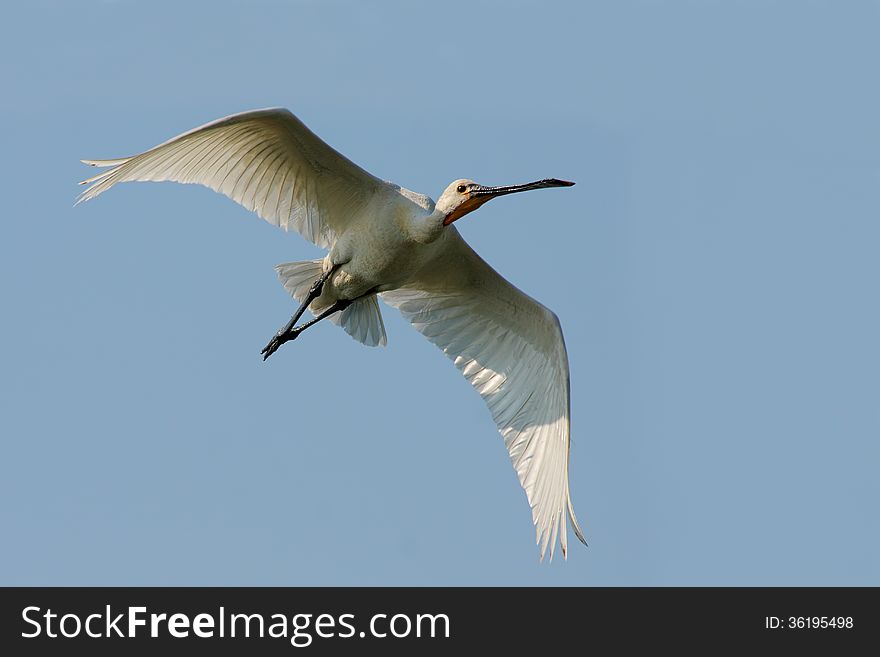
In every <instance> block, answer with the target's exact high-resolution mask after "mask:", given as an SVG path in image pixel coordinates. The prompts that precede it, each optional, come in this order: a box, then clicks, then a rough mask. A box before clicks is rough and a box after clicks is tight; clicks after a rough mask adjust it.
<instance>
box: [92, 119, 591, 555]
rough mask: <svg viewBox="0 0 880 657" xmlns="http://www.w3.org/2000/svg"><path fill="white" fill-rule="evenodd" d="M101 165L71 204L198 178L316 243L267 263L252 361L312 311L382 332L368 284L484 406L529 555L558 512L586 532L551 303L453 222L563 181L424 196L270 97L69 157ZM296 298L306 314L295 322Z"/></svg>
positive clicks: (562, 522) (469, 186)
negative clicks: (275, 312)
mask: <svg viewBox="0 0 880 657" xmlns="http://www.w3.org/2000/svg"><path fill="white" fill-rule="evenodd" d="M82 161H83V163H84V164H88V165H91V166H94V167H105V168H106V170H105V171H103V172H102V173H99V174H98V175H96V176H94V177H92V178H89V179H88V180H84V181H83V182H82V183H80V184H83V185H89V186H88V187H87V188H86V189H85V191H84V192H83V193H82V194H81V195H80V196H79V198H78V199H77V204H78V203H80V202H82V201H87V200H90V199H93V198H95V197H96V196H98V195H99V194H101V193H102V192H105V191H107V190H108V189H110V188H111V187H112V186H113V185H115V184H116V183H120V182H128V181H162V180H172V181H175V182H179V183H197V184H200V185H205V186H207V187H210V188H211V189H213V190H215V191H217V192H220V193H221V194H224V195H225V196H228V197H229V198H231V199H232V200H234V201H236V202H237V203H239V204H241V205H242V206H244V207H245V208H247V209H248V210H252V211H254V212H255V213H256V214H257V215H259V216H260V217H262V218H263V219H265V220H266V221H268V222H269V223H271V224H273V225H275V226H279V227H281V228H283V229H285V230H291V229H292V230H295V231H296V232H298V233H299V234H300V235H302V236H303V237H304V238H306V239H307V240H310V241H311V242H313V243H315V244H316V245H318V246H319V247H322V248H325V249H328V250H329V253H328V254H327V256H326V257H324V258H323V259H320V260H307V261H304V262H288V263H285V264H281V265H278V266H277V267H276V268H275V269H276V271H277V272H278V276H279V278H280V280H281V283H282V285H284V288H285V289H286V290H287V291H288V292H289V293H290V294H291V295H292V296H293V297H294V299H296V301H298V302H299V307H298V308H297V310H296V312H295V313H294V314H293V317H291V318H290V321H289V322H287V324H286V325H285V326H284V327H283V328H282V329H281V330H280V331H278V332H277V333H276V334H275V335H274V336H273V337H272V339H271V340H270V341H269V343H268V344H267V345H266V346H265V347H264V348H263V350H262V352H261V353H262V354H263V360H265V359H266V358H268V357H269V356H271V355H272V354H273V353H275V351H276V350H277V349H278V348H279V347H280V346H281V345H283V344H284V343H286V342H289V341H291V340H295V339H296V338H298V337H299V335H300V334H301V333H302V331H304V330H305V329H307V328H308V327H310V326H312V325H313V324H315V323H317V322H319V321H321V320H322V319H324V318H329V319H330V320H331V321H332V322H334V323H336V324H338V325H341V326H342V328H343V329H344V330H345V331H346V332H347V333H348V334H349V335H351V336H352V337H353V338H354V339H355V340H358V341H360V342H362V343H363V344H365V345H369V346H376V345H385V343H386V337H385V326H384V323H383V321H382V315H381V312H380V309H379V304H378V302H377V299H376V297H377V296H380V297H382V300H383V301H385V303H387V304H389V305H390V306H393V307H395V308H397V309H398V310H399V311H400V312H401V314H402V315H403V316H404V317H405V318H406V319H408V320H409V321H410V322H411V323H412V325H413V326H414V327H415V328H416V330H418V331H419V332H421V333H422V334H423V335H424V336H425V337H427V338H428V340H430V341H431V342H433V343H434V344H435V345H437V346H438V347H439V348H440V349H442V350H443V351H444V352H445V353H446V355H447V356H449V358H451V359H452V360H453V361H454V363H455V365H456V367H458V369H459V370H461V373H462V374H463V375H464V376H465V378H467V380H468V381H469V382H470V383H471V384H472V385H473V387H474V388H476V389H477V391H478V392H479V393H480V395H481V396H482V398H483V400H484V401H485V402H486V404H487V405H488V407H489V410H490V411H491V413H492V417H493V419H494V420H495V422H496V424H497V426H498V430H499V432H500V433H501V435H502V437H503V438H504V444H505V446H506V447H507V450H508V453H509V455H510V460H511V462H512V464H513V467H514V469H515V471H516V474H517V476H518V478H519V482H520V484H521V485H522V487H523V489H524V490H525V493H526V497H527V499H528V502H529V505H530V507H531V511H532V521H533V523H534V525H535V532H536V542H537V544H538V546H539V549H540V558H541V560H543V559H544V555H545V552H546V550H547V547H548V545H549V547H550V558H551V560H552V558H553V553H554V550H555V547H556V544H557V540H558V542H559V545H560V547H561V549H562V554H563V557H567V552H568V528H567V524H566V520H567V521H568V522H570V523H571V527H572V529H573V531H574V533H575V535H576V536H577V537H578V539H580V540H581V542H583V543H584V544H585V545H586V541H585V540H584V536H583V532H582V531H581V529H580V527H579V526H578V522H577V519H576V517H575V514H574V509H573V507H572V502H571V496H570V494H569V486H568V469H569V467H568V463H569V448H570V420H569V416H570V399H569V370H568V356H567V354H566V350H565V342H564V340H563V337H562V329H561V326H560V324H559V319H558V318H557V317H556V315H555V314H554V313H553V312H551V311H550V310H548V309H547V308H545V307H544V306H542V305H541V304H540V303H538V302H537V301H535V300H534V299H532V298H531V297H529V296H527V295H526V294H524V293H523V292H521V291H520V290H519V289H517V288H516V287H514V286H513V285H512V284H510V283H509V282H507V281H506V280H505V279H504V278H502V277H501V275H499V274H498V273H497V272H496V271H495V270H494V269H492V267H490V266H489V265H488V264H486V262H485V261H483V259H482V258H480V257H479V256H478V255H477V254H476V253H475V252H474V250H473V249H471V248H470V247H469V246H468V244H467V243H466V242H465V241H464V239H463V238H462V237H461V235H460V234H459V232H458V230H457V229H456V227H455V226H454V225H453V224H454V222H456V221H458V220H459V219H461V218H462V217H464V216H465V215H466V214H468V213H470V212H473V211H474V210H476V209H477V208H479V207H480V206H481V205H483V204H484V203H486V202H487V201H489V200H491V199H493V198H496V197H498V196H503V195H506V194H513V193H517V192H524V191H528V190H533V189H543V188H547V187H569V186H571V185H574V183H573V182H567V181H564V180H557V179H555V178H547V179H544V180H539V181H536V182H531V183H527V184H523V185H505V186H501V187H487V186H484V185H480V184H477V183H476V182H474V181H473V180H467V179H459V180H455V181H453V182H452V183H450V184H449V186H448V187H447V188H446V189H445V190H444V191H443V193H442V194H440V197H439V199H438V200H437V201H436V202H435V201H433V200H432V199H431V198H429V197H428V196H425V195H424V194H418V193H416V192H412V191H410V190H408V189H405V188H403V187H400V186H399V185H395V184H393V183H390V182H385V181H383V180H380V179H379V178H376V177H374V176H373V175H371V174H370V173H368V172H366V171H365V170H364V169H362V168H360V167H359V166H357V165H356V164H354V163H353V162H351V161H350V160H349V159H347V158H346V157H344V156H343V155H342V154H340V153H338V152H337V151H336V150H334V149H333V148H331V147H330V146H329V145H328V144H326V143H324V142H323V141H322V140H321V139H320V138H319V137H318V136H317V135H315V134H314V133H313V132H312V131H311V130H309V129H308V128H307V127H306V126H305V125H304V124H303V123H302V122H301V121H300V120H299V119H298V118H297V117H296V116H294V115H293V114H292V113H291V112H289V111H288V110H286V109H283V108H270V109H263V110H256V111H250V112H243V113H240V114H234V115H232V116H227V117H225V118H222V119H218V120H216V121H212V122H210V123H207V124H205V125H203V126H201V127H198V128H195V129H193V130H190V131H189V132H185V133H183V134H181V135H179V136H177V137H174V138H173V139H170V140H169V141H166V142H164V143H162V144H160V145H158V146H156V147H154V148H151V149H150V150H148V151H146V152H144V153H141V154H140V155H135V156H132V157H124V158H118V159H113V160H82ZM306 309H309V310H310V311H311V313H312V314H313V315H314V319H312V320H310V321H307V322H304V323H302V324H300V325H297V322H298V321H299V320H300V317H301V316H302V315H303V313H304V312H305V310H306Z"/></svg>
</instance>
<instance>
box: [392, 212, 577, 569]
mask: <svg viewBox="0 0 880 657" xmlns="http://www.w3.org/2000/svg"><path fill="white" fill-rule="evenodd" d="M447 231H448V232H447V233H446V234H445V235H444V237H442V238H441V239H443V240H444V242H443V244H442V245H441V246H440V249H439V252H438V254H437V257H436V258H434V259H433V261H432V262H431V263H429V264H428V265H426V266H425V267H424V268H423V269H422V271H421V272H420V273H419V274H418V275H417V277H416V279H415V280H413V281H411V282H410V283H408V284H407V286H406V287H404V288H401V289H397V290H393V291H390V292H383V293H382V298H383V299H384V300H385V301H386V302H387V303H389V304H390V305H392V306H394V307H396V308H398V309H399V310H400V312H401V313H402V314H403V316H404V317H405V318H406V319H408V320H409V321H410V322H412V324H413V326H414V327H415V328H416V329H417V330H418V331H419V332H421V333H422V334H423V335H424V336H425V337H427V338H428V339H429V340H430V341H431V342H433V343H434V344H435V345H437V346H438V347H440V349H442V350H443V351H444V352H445V353H446V355H447V356H449V357H450V358H451V359H452V360H453V361H454V362H455V365H456V367H458V369H459V370H461V372H462V374H464V376H465V378H467V380H468V381H470V383H471V385H473V386H474V388H476V389H477V391H478V392H479V393H480V395H481V396H482V397H483V399H484V400H485V402H486V404H487V405H488V406H489V410H490V411H491V412H492V417H493V418H494V419H495V422H496V424H497V425H498V430H499V431H500V432H501V435H502V437H503V438H504V444H505V446H506V447H507V451H508V453H509V454H510V460H511V462H512V463H513V467H514V469H515V470H516V474H517V476H518V477H519V481H520V484H522V487H523V489H524V490H525V492H526V497H527V498H528V501H529V505H530V506H531V508H532V520H533V522H534V523H535V530H536V540H537V543H538V545H539V547H540V549H541V558H542V559H543V558H544V554H545V552H546V549H547V546H548V544H549V545H550V557H551V559H552V557H553V551H554V549H555V547H556V541H557V539H558V540H559V543H560V545H561V547H562V554H563V556H565V555H566V553H567V549H568V530H567V526H566V517H567V518H568V521H570V522H571V525H572V528H573V529H574V532H575V534H576V535H577V537H578V538H579V539H580V540H581V541H583V542H584V543H586V541H585V540H584V537H583V533H582V532H581V529H580V527H579V526H578V523H577V519H576V518H575V515H574V509H573V508H572V504H571V498H570V495H569V489H568V458H569V443H570V440H569V427H570V422H569V383H568V356H567V355H566V351H565V342H564V341H563V338H562V329H561V328H560V325H559V320H558V318H557V317H556V315H554V314H553V313H552V312H551V311H550V310H548V309H547V308H545V307H544V306H542V305H541V304H540V303H538V302H537V301H535V300H534V299H532V298H531V297H529V296H527V295H525V294H523V293H522V292H520V291H519V290H518V289H517V288H516V287H514V286H513V285H511V284H510V283H508V282H507V281H506V280H504V278H502V277H501V275H499V274H498V272H496V271H495V270H494V269H492V268H491V267H490V266H489V265H488V264H486V262H485V261H483V260H482V258H480V257H479V256H478V255H477V254H476V253H475V252H474V251H473V249H471V248H470V247H469V246H468V245H467V243H466V242H465V241H464V240H463V239H462V238H461V236H460V235H459V234H458V231H456V230H455V228H454V227H450V228H448V229H447Z"/></svg>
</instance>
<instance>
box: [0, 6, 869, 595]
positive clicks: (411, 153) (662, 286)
mask: <svg viewBox="0 0 880 657" xmlns="http://www.w3.org/2000/svg"><path fill="white" fill-rule="evenodd" d="M878 30H880V5H878V3H877V2H865V1H863V2H857V1H853V2H831V1H830V0H829V1H825V2H796V1H788V2H785V1H777V2H767V1H765V0H760V1H758V0H755V1H752V2H747V1H743V2H727V3H722V2H697V1H692V2H648V1H638V2H636V1H631V2H564V3H562V2H560V3H553V2H540V3H539V2H524V1H512V2H501V1H500V0H499V1H497V2H496V1H489V0H469V1H468V2H403V1H402V0H401V1H398V2H391V1H383V2H371V3H367V2H341V1H333V0H330V1H328V2H317V1H307V0H299V1H297V0H290V1H287V2H282V1H280V0H279V1H273V2H269V1H261V2H244V1H232V0H225V1H213V2H186V3H183V2H173V3H172V2H157V1H155V0H151V1H150V2H146V1H144V2H136V1H134V0H129V1H125V0H120V1H117V2H110V1H98V0H91V1H85V0H83V1H80V2H62V1H60V0H56V1H47V0H34V1H30V2H16V3H7V4H6V5H5V6H4V10H3V20H2V22H0V79H2V87H0V120H2V125H3V129H2V153H0V179H2V181H3V209H2V215H3V223H2V239H0V294H2V300H3V302H2V307H3V314H2V322H0V363H2V379H0V404H2V406H0V526H2V540H0V564H2V569H0V583H2V584H65V585H68V584H70V585H72V584H93V585H98V584H110V585H123V584H141V585H152V584H181V585H183V584H205V585H245V584H255V585H274V584H285V585H329V584H333V585H337V584H338V585H343V584H378V585H386V584H388V585H391V584H396V585H427V584H438V585H444V584H468V585H471V584H473V585H483V584H493V585H508V584H510V585H513V584H526V585H533V584H535V585H537V584H553V585H556V584H559V585H564V584H576V585H600V584H601V585H684V584H690V585H709V584H730V585H739V584H753V585H760V584H768V585H777V584H779V585H781V584H789V585H802V584H818V585H830V584H854V585H858V584H873V585H878V584H880V519H878V512H877V508H878V507H877V505H878V499H880V483H878V465H880V441H878V438H880V405H878V401H880V347H878V336H880V308H878V295H877V287H878V285H877V283H878V279H880V258H878V255H877V254H878V244H880V217H878V212H877V209H878V201H880V123H878V117H880V88H878V85H877V64H878V61H880V41H878V39H877V34H878ZM274 105H281V106H285V107H288V108H290V109H291V110H293V111H294V112H295V113H296V114H297V115H298V116H300V117H301V118H302V119H303V120H304V121H305V122H306V124H307V125H309V126H310V127H311V128H312V129H313V130H314V131H315V132H316V133H317V134H319V135H320V136H322V137H323V138H324V139H325V140H327V141H328V142H329V143H330V144H332V145H333V146H335V147H336V148H338V149H339V150H340V151H342V152H343V153H345V154H346V155H348V156H349V157H351V158H352V159H353V160H355V161H356V162H358V163H359V164H361V165H362V166H364V167H365V168H367V169H368V170H370V171H371V172H373V173H375V174H376V175H378V176H380V177H383V178H387V179H390V180H393V181H395V182H397V183H399V184H401V185H403V186H405V187H408V188H410V189H414V190H418V191H421V192H425V193H428V194H430V195H432V196H433V197H435V198H436V197H437V196H438V195H439V193H440V192H441V191H442V190H443V188H444V187H445V186H446V185H447V184H448V183H449V182H450V181H451V180H453V179H455V178H458V177H469V178H473V179H475V180H477V181H480V182H483V183H486V184H503V183H511V182H521V181H527V180H533V179H536V178H543V177H560V178H565V179H569V180H575V181H577V183H578V185H577V186H576V187H574V188H572V189H566V190H546V191H541V192H534V193H530V194H523V195H517V196H514V197H508V198H504V199H500V200H497V201H495V202H493V203H491V204H489V205H487V206H486V207H485V208H483V209H481V210H480V211H479V212H478V213H475V214H473V215H471V216H469V217H467V218H466V219H464V220H462V221H461V223H460V224H458V225H459V226H460V230H461V232H462V233H463V235H464V236H465V238H466V239H467V240H469V241H470V243H471V244H472V245H473V246H474V247H475V248H476V250H477V251H478V252H479V253H480V254H481V255H482V256H483V257H484V258H485V259H486V260H487V261H488V262H490V263H491V264H492V265H493V266H495V267H496V269H498V271H499V272H501V273H502V274H503V275H504V276H505V277H507V278H508V279H509V280H511V281H512V282H514V283H515V284H516V285H518V286H520V287H521V288H522V289H523V290H525V291H526V292H527V293H529V294H530V295H532V296H534V297H536V298H537V299H539V300H541V301H542V302H543V303H544V304H545V305H547V306H549V307H550V308H552V309H553V310H555V311H556V313H557V314H558V315H559V317H560V318H561V321H562V325H563V327H564V331H565V335H566V338H567V343H568V350H569V355H570V360H571V372H572V412H573V447H572V463H571V480H572V484H571V486H572V495H573V499H574V506H575V509H576V510H577V513H578V515H579V517H580V519H581V522H582V524H583V526H584V529H585V532H586V534H587V537H588V539H589V541H590V547H589V548H584V547H583V546H581V545H579V544H578V543H576V542H575V543H573V544H572V545H571V550H570V555H569V559H568V562H567V563H566V562H563V561H562V560H561V559H557V560H556V561H554V563H553V564H551V565H548V564H546V563H545V564H543V565H540V564H539V563H538V551H537V549H536V547H535V545H534V531H533V529H532V526H531V522H530V515H529V511H528V507H527V504H526V500H525V496H524V494H523V493H522V491H521V489H520V487H519V484H518V482H517V481H516V477H515V475H514V472H513V469H512V468H511V466H510V463H509V461H508V458H507V454H506V452H505V450H504V447H503V443H502V440H501V438H500V437H499V436H498V435H497V433H496V431H495V428H494V425H493V423H492V421H491V418H490V416H489V413H488V411H487V410H486V408H485V407H484V405H483V403H482V401H481V400H480V398H479V396H478V395H477V394H476V393H475V392H474V391H473V390H472V389H471V388H470V386H469V385H468V384H467V383H466V381H465V380H464V379H463V378H462V377H461V376H460V375H459V373H458V372H457V371H456V370H455V368H454V367H452V365H451V364H450V363H449V362H448V361H447V359H446V357H445V356H443V354H442V353H441V352H440V351H439V350H437V349H436V348H435V347H434V346H432V345H431V344H430V343H428V342H427V341H426V340H425V339H424V338H423V337H422V336H420V335H419V334H418V333H416V332H415V331H414V330H413V329H412V328H411V327H410V326H409V325H408V324H407V323H405V322H404V321H403V320H402V319H401V318H400V316H399V315H398V314H397V312H396V311H394V310H393V309H390V308H387V309H386V310H385V311H384V316H385V322H386V325H387V329H388V334H389V345H388V347H387V348H386V349H369V348H366V347H363V346H361V345H359V344H357V343H355V342H354V341H353V340H352V339H351V338H349V337H348V336H346V335H345V334H344V333H343V332H342V331H340V330H339V329H338V328H336V327H335V326H333V325H331V324H329V323H327V324H325V325H320V326H318V327H315V328H314V329H312V330H310V331H309V332H308V333H306V334H305V335H304V336H303V337H302V339H300V340H299V341H297V342H296V343H294V344H290V345H286V346H285V347H283V348H282V349H281V350H280V352H279V353H278V354H276V355H275V356H273V357H272V358H271V359H270V361H269V362H268V363H263V362H262V361H261V359H260V354H259V351H260V349H261V348H262V347H263V345H264V344H265V343H266V342H267V341H268V339H269V338H270V337H271V335H272V334H273V332H274V331H275V330H276V329H277V328H278V327H279V326H280V325H282V324H283V323H284V322H285V320H286V319H287V318H288V317H289V315H290V313H291V312H292V310H293V305H294V304H293V301H292V300H291V299H290V298H289V297H288V295H287V293H286V292H285V291H284V290H283V288H282V287H281V285H280V284H279V283H278V282H277V280H276V277H275V273H274V271H273V269H272V267H273V265H275V264H277V263H280V262H285V261H291V260H302V259H307V258H315V257H319V255H320V252H319V251H318V250H317V249H316V248H315V247H314V246H312V245H311V244H309V243H307V242H306V241H304V240H303V239H302V238H300V237H299V236H298V235H296V234H293V233H290V234H286V233H283V232H281V231H279V230H277V229H275V228H273V227H271V226H269V225H268V224H266V223H264V222H262V221H260V220H259V219H257V218H256V217H255V216H253V215H251V214H249V213H248V212H247V211H245V210H244V209H243V208H241V207H239V206H237V205H236V204H234V203H233V202H231V201H229V200H228V199H225V198H224V197H222V196H220V195H217V194H214V193H213V192H210V191H209V190H207V189H204V188H196V187H191V186H180V185H173V184H170V183H166V184H138V185H124V186H120V187H118V188H115V189H113V190H112V191H111V192H110V193H108V194H106V195H104V196H102V197H101V198H100V199H98V200H97V201H95V202H92V203H89V204H86V205H82V206H78V207H76V208H74V207H73V201H74V198H75V196H76V194H77V192H78V191H79V188H77V186H76V185H75V183H76V182H78V181H79V180H82V179H83V178H85V177H87V176H88V175H89V169H87V168H86V167H84V166H83V165H81V164H79V161H78V160H79V159H80V158H88V157H95V158H100V157H114V156H124V155H130V154H133V153H136V152H140V151H142V150H144V149H146V148H148V147H150V146H153V145H155V144H157V143H159V142H161V141H164V140H165V139H167V138H169V137H171V136H173V135H176V134H178V133H180V132H182V131H184V130H187V129H189V128H192V127H195V126H196V125H199V124H201V123H203V122H206V121H208V120H211V119H215V118H218V117H221V116H224V115H227V114H231V113H234V112H239V111H243V110H247V109H253V108H259V107H265V106H274ZM572 539H573V537H572Z"/></svg>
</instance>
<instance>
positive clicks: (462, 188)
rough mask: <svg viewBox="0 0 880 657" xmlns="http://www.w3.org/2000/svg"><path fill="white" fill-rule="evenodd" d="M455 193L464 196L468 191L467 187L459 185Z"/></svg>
mask: <svg viewBox="0 0 880 657" xmlns="http://www.w3.org/2000/svg"><path fill="white" fill-rule="evenodd" d="M455 191H457V192H458V193H459V194H464V193H465V192H466V191H467V187H466V186H465V185H459V186H458V187H456V188H455Z"/></svg>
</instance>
